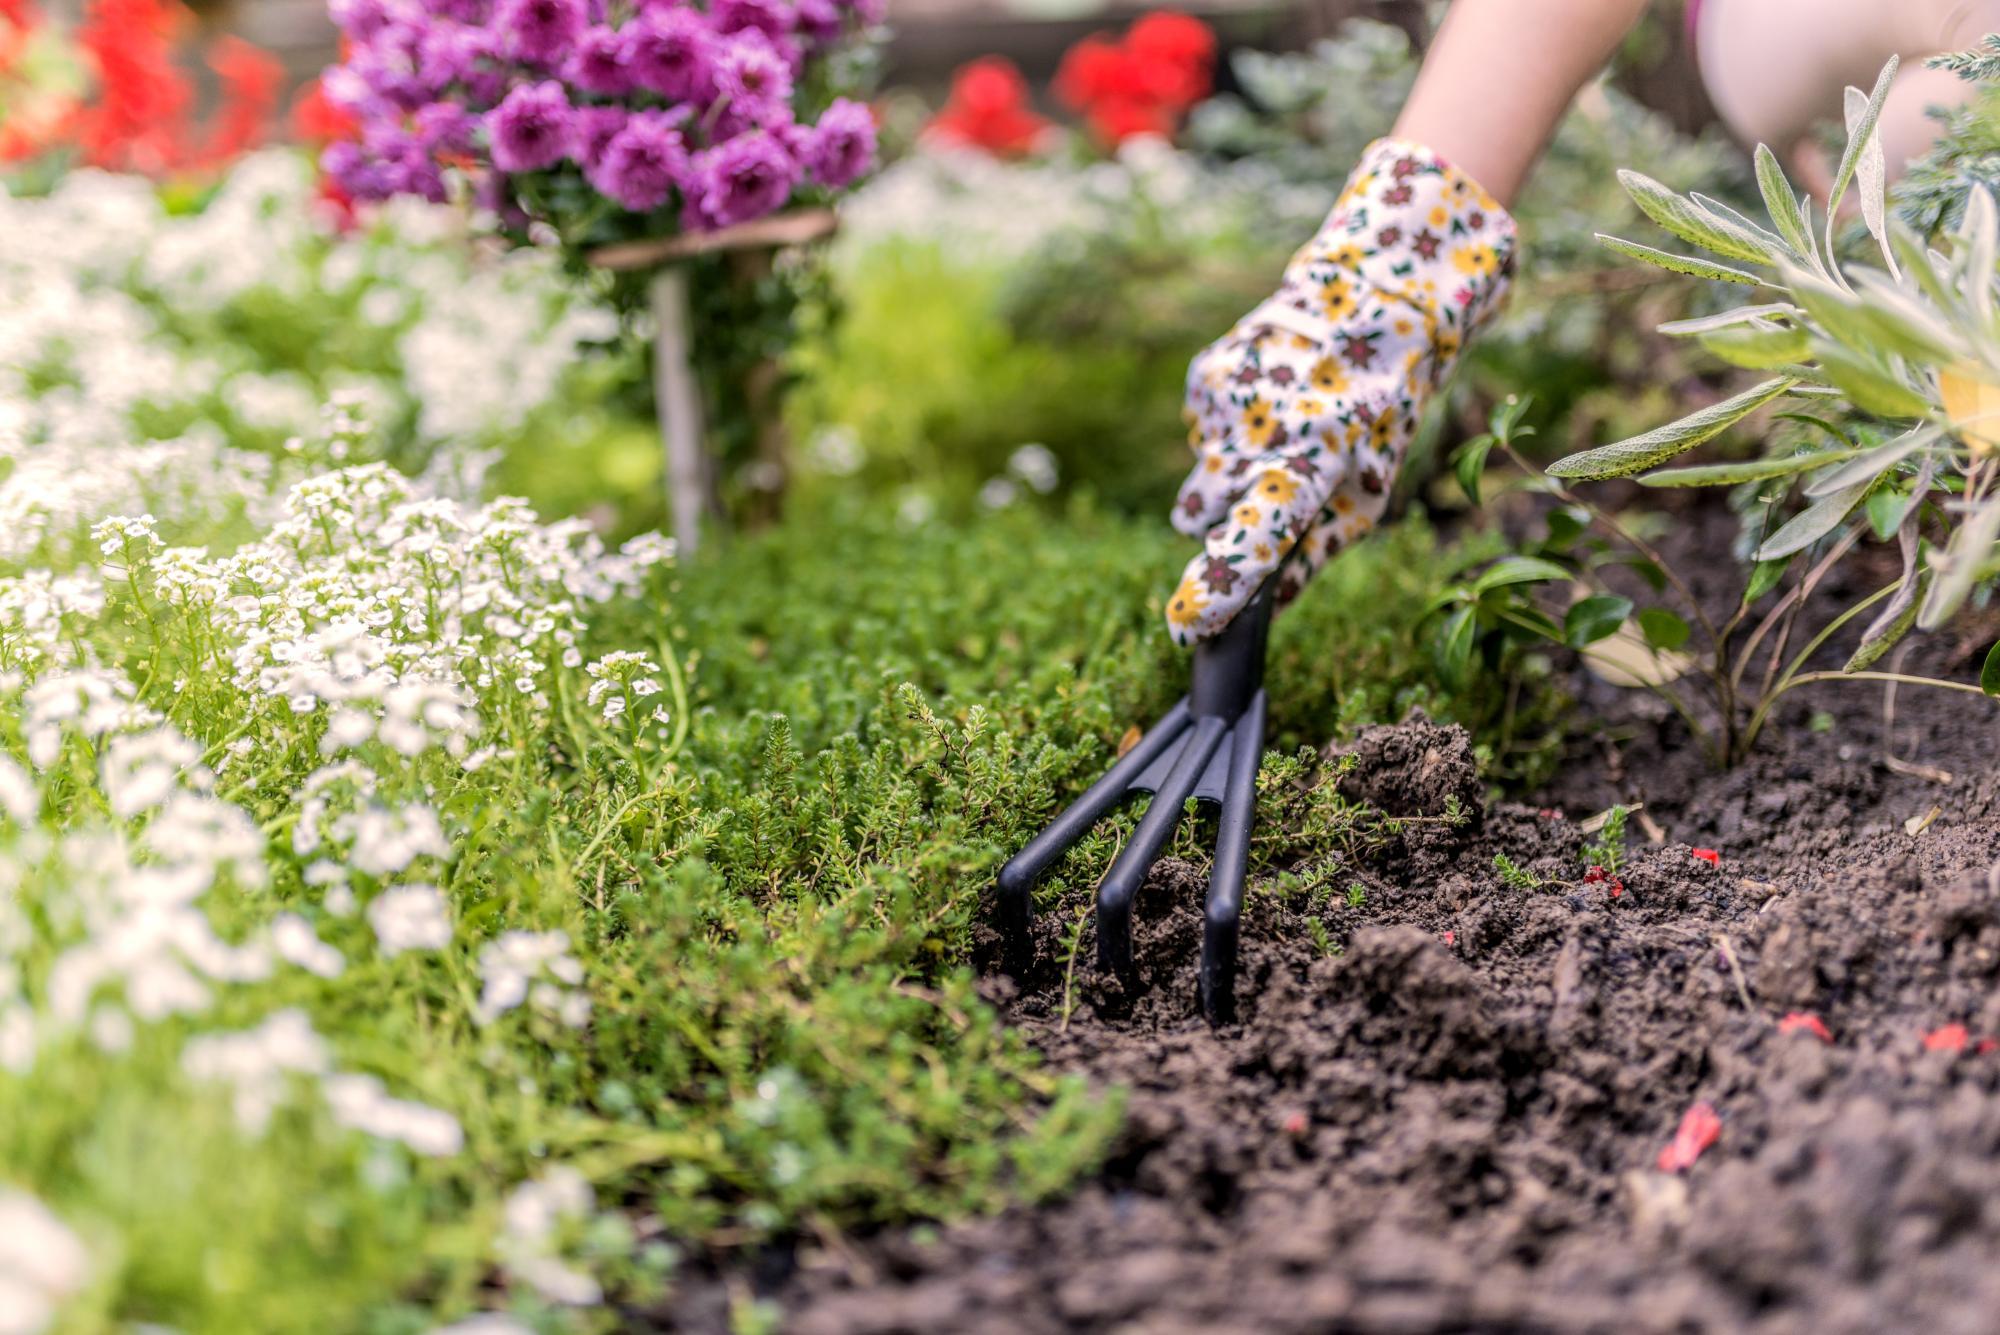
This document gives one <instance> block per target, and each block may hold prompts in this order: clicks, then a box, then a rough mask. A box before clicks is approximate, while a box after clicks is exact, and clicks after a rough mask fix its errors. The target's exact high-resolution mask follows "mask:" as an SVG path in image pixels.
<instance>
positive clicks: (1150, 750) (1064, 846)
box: [998, 698, 1188, 963]
mask: <svg viewBox="0 0 2000 1335" xmlns="http://www.w3.org/2000/svg"><path fill="white" fill-rule="evenodd" d="M1187 730H1188V702H1187V700H1186V699H1185V698H1183V699H1182V700H1181V701H1180V703H1178V704H1176V705H1175V706H1174V707H1173V708H1172V709H1170V710H1168V711H1167V713H1166V715H1165V716H1164V717H1162V718H1161V719H1160V721H1159V722H1158V723H1156V724H1154V725H1153V729H1152V731H1151V732H1148V733H1147V734H1146V735H1145V736H1144V737H1142V738H1140V739H1139V744H1138V745H1137V746H1135V747H1133V748H1132V749H1131V750H1130V751H1127V752H1126V753H1125V754H1124V755H1123V756H1122V757H1120V758H1119V760H1118V763H1117V764H1115V765H1113V766H1112V767H1111V768H1110V769H1109V770H1107V771H1106V772H1105V774H1104V777H1103V778H1101V779H1099V780H1098V781H1097V782H1096V783H1094V784H1092V785H1091V786H1090V789H1089V791H1087V792H1085V793H1084V795H1083V796H1082V797H1079V798H1078V799H1077V800H1076V801H1074V802H1072V803H1071V804H1070V805H1069V806H1068V807H1067V808H1065V809H1064V811H1063V812H1062V814H1061V815H1059V816H1057V817H1056V818H1055V819H1054V820H1053V821H1051V822H1049V826H1048V828H1047V829H1045V830H1043V831H1042V832H1041V833H1040V834H1038V835H1036V836H1035V837H1034V838H1033V839H1032V840H1030V841H1029V843H1028V845H1027V847H1025V848H1023V849H1022V850H1021V851H1020V852H1018V853H1016V854H1015V855H1014V856H1013V857H1012V858H1009V859H1008V860H1007V865H1006V866H1004V867H1002V868H1001V869H1000V877H999V881H1000V894H999V905H998V907H999V915H998V916H999V927H1000V931H1001V933H1002V934H1003V935H1004V936H1005V937H1006V938H1007V940H1008V942H1009V944H1010V946H1011V947H1012V948H1013V949H1015V950H1016V951H1017V952H1018V951H1025V950H1030V949H1032V945H1033V943H1032V941H1031V940H1030V938H1029V934H1028V928H1029V925H1030V923H1032V922H1033V920H1034V911H1035V908H1034V891H1035V882H1036V881H1038V880H1040V879H1041V875H1042V873H1043V872H1045V871H1047V870H1048V869H1049V867H1050V866H1052V865H1053V864H1054V863H1055V861H1056V859H1058V858H1060V857H1061V856H1062V855H1063V854H1064V853H1066V852H1068V851H1069V847H1070V845H1071V844H1074V843H1075V842H1076V841H1077V840H1079V839H1081V838H1083V836H1084V835H1086V834H1088V833H1089V832H1090V827H1091V826H1092V825H1095V824H1096V823H1097V820H1098V817H1100V816H1102V815H1103V814H1104V813H1105V812H1107V811H1109V810H1111V808H1112V807H1115V806H1117V805H1118V803H1119V802H1120V801H1122V800H1123V799H1124V797H1125V795H1126V793H1127V792H1128V791H1130V788H1131V784H1132V780H1134V779H1136V778H1138V777H1139V775H1140V774H1141V773H1142V772H1143V771H1144V770H1145V768H1146V766H1148V765H1150V764H1152V763H1153V760H1154V758H1155V757H1156V756H1158V755H1160V754H1161V753H1162V752H1164V751H1165V750H1166V749H1167V748H1168V747H1169V746H1172V745H1173V744H1174V743H1175V742H1177V741H1179V740H1180V739H1181V737H1182V736H1183V734H1185V733H1186V732H1187ZM1022 962H1023V963H1025V962H1026V960H1023V961H1022Z"/></svg>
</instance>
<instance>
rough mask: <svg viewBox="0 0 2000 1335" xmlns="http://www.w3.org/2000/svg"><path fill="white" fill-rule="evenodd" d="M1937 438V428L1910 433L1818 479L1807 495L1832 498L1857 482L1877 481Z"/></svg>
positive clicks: (1813, 481)
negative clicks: (1837, 492)
mask: <svg viewBox="0 0 2000 1335" xmlns="http://www.w3.org/2000/svg"><path fill="white" fill-rule="evenodd" d="M1937 437H1938V432H1937V430H1936V428H1934V427H1925V428H1922V429H1920V430H1917V431H1906V432H1904V433H1903V434H1902V435H1900V436H1898V437H1896V438H1895V439H1894V440H1891V441H1888V442H1886V443H1885V444H1881V445H1877V446H1876V447H1875V448H1874V449H1872V450H1865V451H1863V452H1862V453H1861V455H1860V456H1859V457H1857V458H1855V459H1854V460H1852V461H1851V462H1849V463H1847V464H1844V465H1843V466H1841V467H1839V468H1836V469H1834V470H1833V471H1832V472H1831V473H1828V474H1827V475H1826V476H1825V477H1816V478H1814V479H1813V480H1812V482H1811V483H1810V484H1809V485H1808V486H1807V487H1806V495H1808V496H1814V497H1818V496H1830V495H1832V494H1833V493H1834V492H1836V491H1839V490H1841V489H1842V488H1844V487H1851V486H1853V485H1854V484H1855V483H1857V482H1873V481H1874V480H1875V479H1876V478H1878V477H1880V476H1882V474H1884V473H1886V472H1888V471H1889V470H1890V469H1891V468H1894V467H1895V466H1896V465H1897V464H1899V463H1901V462H1903V460H1905V459H1907V458H1909V457H1910V456H1911V455H1912V454H1915V453H1916V452H1917V451H1918V450H1920V449H1922V448H1923V447H1924V446H1926V445H1928V444H1930V443H1931V442H1932V441H1933V440H1936V439H1937Z"/></svg>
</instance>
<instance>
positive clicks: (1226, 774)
mask: <svg viewBox="0 0 2000 1335" xmlns="http://www.w3.org/2000/svg"><path fill="white" fill-rule="evenodd" d="M1276 583H1277V581H1276V580H1275V579H1271V580H1267V581H1266V582H1265V585H1264V587H1263V588H1262V589H1260V590H1258V592H1257V595H1256V596H1255V597H1254V598H1252V599H1251V601H1250V602H1249V604H1248V605H1246V606H1245V607H1244V609H1243V610H1242V611H1241V612H1239V613H1238V614H1237V616H1236V619H1235V620H1234V621H1232V622H1231V623H1230V624H1229V626H1228V627H1227V628H1226V629H1225V630H1224V631H1223V632H1222V633H1221V634H1220V635H1218V636H1216V637H1215V638H1214V639H1211V640H1208V641H1205V642H1204V643H1202V644H1200V645H1197V646H1196V648H1195V651H1194V668H1193V673H1192V676H1191V679H1190V683H1189V690H1188V693H1187V695H1186V696H1184V697H1183V698H1182V699H1181V701H1180V703H1179V704H1176V705H1175V706H1174V707H1173V708H1172V709H1170V710H1168V711H1167V713H1166V716H1165V717H1164V718H1162V719H1161V720H1160V721H1159V722H1158V723H1156V724H1154V725H1153V728H1152V731H1150V732H1148V733H1147V734H1146V735H1145V736H1144V737H1143V738H1142V739H1140V741H1139V744H1138V745H1136V746H1134V747H1133V748H1132V749H1131V750H1130V751H1128V752H1126V753H1125V755H1124V756H1122V757H1121V758H1120V759H1119V760H1118V763H1116V764H1115V765H1113V766H1112V767H1111V768H1110V769H1109V770H1108V771H1107V772H1106V773H1105V775H1104V777H1103V778H1101V779H1099V780H1098V781H1097V782H1096V783H1094V784H1092V785H1091V787H1090V790H1089V791H1088V792H1086V793H1085V794H1084V795H1083V796H1082V797H1080V798H1078V799H1077V800H1076V802H1075V803H1073V804H1072V805H1071V806H1070V807H1069V808H1068V809H1067V810H1066V811H1064V812H1063V813H1062V814H1061V815H1060V816H1057V817H1056V818H1055V820H1054V821H1053V822H1052V823H1051V824H1050V825H1049V827H1048V828H1047V829H1046V830H1043V831H1042V832H1041V833H1040V834H1038V835H1036V836H1035V838H1034V839H1033V840H1031V841H1030V842H1029V844H1028V845H1027V847H1025V848H1023V849H1022V850H1021V851H1020V852H1019V853H1017V854H1015V855H1014V857H1013V858H1012V859H1011V860H1010V861H1009V862H1008V863H1007V865H1006V866H1004V867H1002V868H1001V869H1000V897H999V898H1000V902H999V919H1000V929H1001V931H1002V933H1003V934H1004V935H1005V936H1006V937H1007V938H1008V941H1009V944H1010V946H1011V947H1012V949H1013V951H1014V952H1015V954H1016V958H1018V959H1020V960H1022V961H1024V962H1025V961H1026V960H1028V959H1029V958H1031V957H1032V952H1033V950H1034V946H1033V942H1032V939H1031V937H1030V934H1029V924H1030V922H1031V921H1032V919H1033V915H1034V903H1033V899H1034V888H1035V882H1036V881H1037V880H1038V879H1040V877H1041V875H1042V873H1043V872H1045V871H1047V870H1048V869H1049V867H1051V866H1052V865H1054V863H1055V862H1056V860H1057V859H1058V858H1060V857H1062V855H1063V854H1064V853H1065V852H1066V851H1067V850H1068V849H1069V847H1070V845H1072V844H1074V843H1075V842H1076V841H1077V840H1079V839H1081V838H1082V837H1083V836H1084V835H1085V834H1087V833H1089V831H1090V827H1091V826H1092V825H1094V824H1096V823H1097V820H1098V818H1099V817H1100V816H1102V815H1104V813H1106V812H1107V811H1109V810H1111V808H1113V807H1115V806H1117V805H1118V804H1119V803H1120V802H1122V801H1124V800H1125V798H1126V797H1128V796H1130V795H1131V794H1133V793H1136V792H1145V793H1151V794H1152V795H1153V800H1152V804H1151V805H1150V806H1148V807H1147V808H1146V814H1145V815H1144V816H1143V817H1141V818H1140V820H1139V825H1138V828H1137V829H1135V830H1134V831H1133V832H1132V838H1131V841H1130V842H1128V843H1127V844H1126V845H1125V848H1124V850H1123V851H1122V852H1121V853H1120V854H1119V855H1118V857H1117V858H1116V859H1115V860H1114V861H1113V862H1112V864H1111V870H1110V871H1109V872H1107V873H1106V874H1105V877H1104V881H1103V883H1102V884H1101V885H1099V886H1098V889H1097V964H1098V967H1099V968H1101V969H1105V970H1109V971H1112V972H1116V973H1120V974H1125V973H1129V972H1130V971H1131V968H1132V900H1133V898H1134V897H1135V896H1136V895H1137V894H1138V892H1139V887H1140V886H1141V885H1142V884H1144V882H1145V880H1146V873H1147V872H1149V871H1150V870H1152V867H1153V864H1154V863H1155V862H1156V861H1158V860H1159V856H1160V851H1161V850H1162V849H1164V848H1165V847H1166V845H1167V840H1168V839H1169V838H1170V837H1171V836H1172V834H1173V832H1174V826H1175V825H1176V824H1177V823H1179V821H1180V818H1181V812H1182V809H1183V808H1184V807H1185V806H1186V804H1187V800H1188V798H1190V797H1193V798H1195V799H1197V800H1198V801H1203V802H1213V803H1217V804H1219V805H1220V807H1221V816H1220V821H1219V825H1218V829H1217V831H1216V838H1215V870H1214V871H1213V872H1212V873H1211V874H1210V876H1209V882H1208V908H1207V914H1206V919H1205V922H1204V924H1203V929H1202V942H1201V983H1200V994H1201V997H1200V999H1201V1009H1202V1014H1203V1015H1205V1016H1207V1017H1208V1020H1209V1022H1210V1023H1211V1024H1226V1023H1228V1022H1230V1021H1231V1020H1233V1019H1234V1018H1235V1014H1236V996H1235V992H1236V941H1237V935H1238V930H1239V926H1240V923H1241V921H1242V917H1243V883H1244V879H1245V877H1246V875H1247V873H1248V866H1249V860H1250V830H1251V826H1252V825H1253V824H1254V823H1255V821H1256V817H1257V767H1258V763H1259V761H1260V760H1262V758H1263V754H1264V714H1265V697H1264V649H1265V645H1266V643H1267V642H1268V640H1269V638H1270V629H1271V598H1272V589H1273V586H1274V585H1275V584H1276Z"/></svg>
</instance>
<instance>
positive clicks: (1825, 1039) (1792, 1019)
mask: <svg viewBox="0 0 2000 1335" xmlns="http://www.w3.org/2000/svg"><path fill="white" fill-rule="evenodd" d="M1778 1032H1779V1033H1781V1034H1797V1033H1807V1034H1811V1035H1813V1036H1814V1037H1816V1038H1818V1039H1819V1041H1820V1042H1822V1043H1831V1042H1833V1035H1832V1034H1831V1033H1829V1032H1828V1031H1827V1027H1826V1021H1824V1020H1822V1019H1820V1018H1819V1016H1817V1015H1814V1014H1813V1013H1812V1012H1811V1011H1793V1012H1792V1013H1791V1014H1790V1015H1787V1016H1786V1017H1785V1018H1784V1019H1782V1020H1780V1021H1778Z"/></svg>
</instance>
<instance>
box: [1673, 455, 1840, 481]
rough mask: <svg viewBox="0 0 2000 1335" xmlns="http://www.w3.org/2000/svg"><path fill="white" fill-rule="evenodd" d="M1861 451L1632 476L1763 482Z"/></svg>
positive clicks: (1836, 460) (1801, 471)
mask: <svg viewBox="0 0 2000 1335" xmlns="http://www.w3.org/2000/svg"><path fill="white" fill-rule="evenodd" d="M1860 453H1861V451H1859V450H1818V451H1814V452H1812V453H1808V454H1788V455H1785V456H1783V457H1781V458H1776V459H1751V460H1749V461H1747V462H1744V463H1734V464H1697V465H1695V466H1694V467H1692V468H1662V469H1659V470H1658V471H1656V472H1651V473H1643V474H1641V475H1640V476H1639V477H1638V478H1636V479H1634V480H1635V481H1637V482H1639V483H1640V484H1641V485H1644V486H1648V487H1733V486H1735V485H1736V484H1737V483H1739V482H1763V481H1765V480H1767V479H1769V478H1774V477H1786V476H1789V475H1790V474H1793V473H1806V472H1810V471H1812V470H1813V469H1815V468H1824V467H1825V466H1826V465H1828V464H1837V463H1842V462H1844V461H1846V460H1848V459H1852V458H1854V457H1855V456H1856V455H1857V454H1860Z"/></svg>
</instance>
